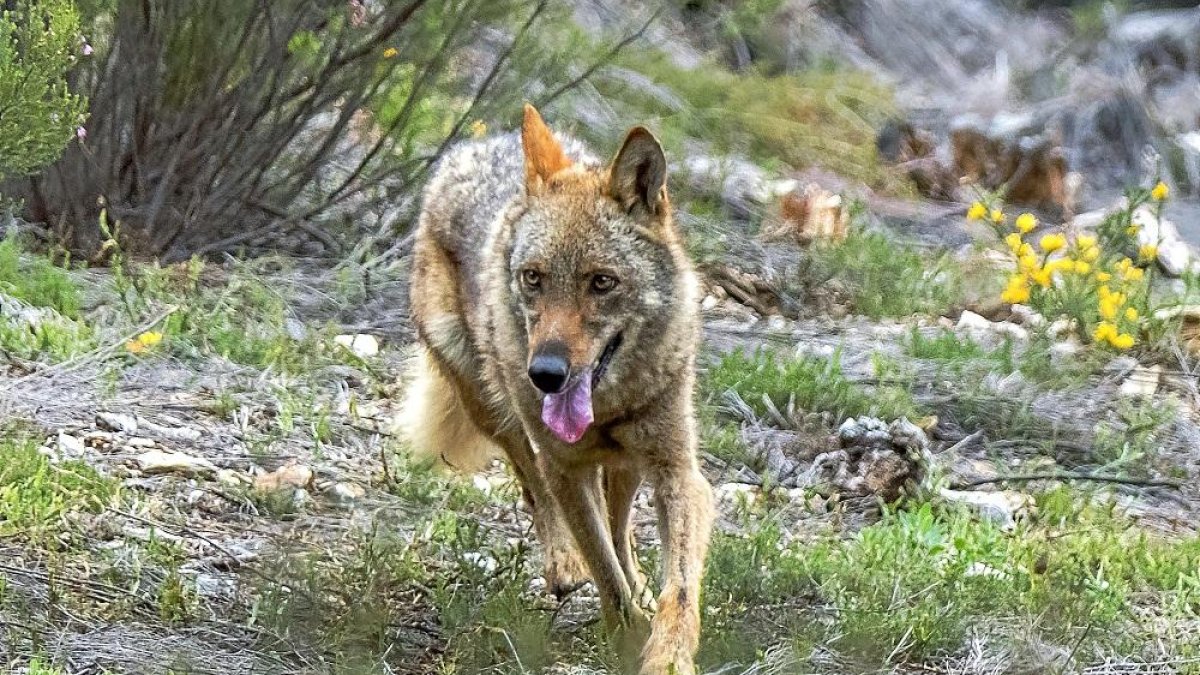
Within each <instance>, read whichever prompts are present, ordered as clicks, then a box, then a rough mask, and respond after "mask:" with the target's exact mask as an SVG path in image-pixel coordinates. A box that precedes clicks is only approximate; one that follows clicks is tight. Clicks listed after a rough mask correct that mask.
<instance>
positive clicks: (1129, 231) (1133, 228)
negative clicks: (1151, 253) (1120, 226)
mask: <svg viewBox="0 0 1200 675" xmlns="http://www.w3.org/2000/svg"><path fill="white" fill-rule="evenodd" d="M1137 233H1138V226H1137V225H1130V226H1129V227H1127V228H1125V234H1127V235H1129V236H1131V237H1136V236H1137Z"/></svg>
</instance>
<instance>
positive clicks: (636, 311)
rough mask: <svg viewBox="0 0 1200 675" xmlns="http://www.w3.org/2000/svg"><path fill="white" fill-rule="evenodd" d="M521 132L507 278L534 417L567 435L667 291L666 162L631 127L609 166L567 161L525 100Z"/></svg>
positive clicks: (582, 422) (671, 280) (672, 283)
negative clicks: (519, 184) (522, 199)
mask: <svg viewBox="0 0 1200 675" xmlns="http://www.w3.org/2000/svg"><path fill="white" fill-rule="evenodd" d="M521 141H522V145H523V148H524V154H525V191H526V209H525V211H524V213H523V215H522V216H521V217H520V218H519V219H518V220H517V221H516V222H515V224H514V231H513V248H512V255H511V258H510V259H509V268H508V269H509V284H510V287H511V289H512V297H513V299H514V303H515V305H516V308H515V309H516V310H517V311H518V312H519V314H520V315H521V316H522V317H523V318H524V321H525V326H526V330H527V334H528V338H529V344H528V354H529V362H528V374H529V381H530V384H531V386H533V387H536V388H537V389H538V390H539V391H540V392H541V393H542V394H544V400H543V408H542V420H543V421H544V422H545V424H546V425H547V426H548V427H549V428H550V430H551V431H553V432H554V434H555V435H556V436H558V437H559V438H560V439H562V440H564V441H566V442H568V443H574V442H575V441H577V440H579V439H580V438H581V437H582V436H583V434H584V432H586V431H587V428H588V426H589V425H590V424H591V423H592V421H593V410H592V393H593V391H600V392H602V391H604V389H605V388H606V382H607V380H606V374H612V375H616V374H618V373H619V372H620V371H621V370H622V369H623V368H624V362H625V361H626V360H627V359H626V358H624V354H623V352H626V351H628V350H629V349H631V348H632V347H633V345H637V344H638V342H639V338H640V339H645V337H644V336H643V333H644V332H645V331H647V330H652V329H653V327H654V325H655V322H656V319H657V320H658V321H659V322H660V323H661V320H662V319H661V317H662V315H663V314H664V312H666V311H667V310H668V309H669V304H670V303H671V302H672V300H673V299H674V296H675V288H676V282H677V271H678V270H677V269H676V267H677V266H676V264H675V261H674V258H673V257H672V252H671V245H672V244H673V243H675V242H676V237H677V235H676V233H675V232H674V229H673V226H672V223H671V209H670V203H669V201H668V199H667V188H666V176H667V162H666V158H665V156H664V155H663V151H662V146H660V145H659V143H658V141H657V140H656V139H655V138H654V136H653V135H652V134H651V133H650V132H649V131H647V130H646V129H645V128H643V127H635V128H633V129H632V130H630V131H629V133H628V135H627V136H626V138H625V143H624V145H622V146H621V149H620V150H619V151H618V152H617V154H616V158H615V159H614V160H613V161H612V163H611V164H610V165H609V166H608V167H605V168H597V167H585V166H582V165H579V164H575V163H573V162H572V161H571V160H570V159H569V158H568V157H567V156H566V154H565V153H564V152H563V149H562V147H561V146H560V145H559V143H558V141H557V139H555V137H554V135H553V134H552V133H551V131H550V129H549V128H547V127H546V124H545V123H544V122H543V121H542V118H541V116H540V115H539V114H538V112H537V111H536V110H535V109H534V108H533V107H532V106H528V105H527V106H526V107H525V120H524V123H523V125H522V128H521ZM613 379H615V377H614V378H613Z"/></svg>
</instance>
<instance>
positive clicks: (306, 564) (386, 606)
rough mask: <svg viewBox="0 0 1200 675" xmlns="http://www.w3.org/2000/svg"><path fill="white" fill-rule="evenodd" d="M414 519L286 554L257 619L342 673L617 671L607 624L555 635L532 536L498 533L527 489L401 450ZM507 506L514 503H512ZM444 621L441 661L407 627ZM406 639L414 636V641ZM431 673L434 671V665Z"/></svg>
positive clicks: (408, 511) (404, 505)
mask: <svg viewBox="0 0 1200 675" xmlns="http://www.w3.org/2000/svg"><path fill="white" fill-rule="evenodd" d="M388 471H389V475H390V477H391V482H390V484H389V487H390V489H391V491H392V493H393V494H394V495H395V496H396V497H398V498H399V504H400V505H399V507H398V508H399V509H400V512H401V513H402V514H403V515H402V517H403V518H404V521H403V523H402V524H401V528H400V530H401V531H402V532H406V533H411V534H397V528H395V527H394V526H392V525H384V524H376V525H375V526H373V527H371V528H369V529H365V530H359V531H356V532H353V533H352V534H351V535H350V536H349V537H348V538H347V540H346V541H344V542H341V543H340V544H339V545H337V546H332V547H329V548H328V549H327V550H324V551H321V552H311V551H310V552H307V553H304V554H294V555H290V556H283V557H281V558H280V559H279V560H277V561H276V565H275V567H274V568H272V569H270V574H269V576H268V578H272V579H274V580H275V582H274V583H268V584H265V585H264V586H262V587H260V588H259V589H258V596H259V597H258V600H257V602H256V603H255V607H256V613H255V616H254V619H253V621H254V622H255V623H262V624H266V625H268V626H271V627H273V628H275V629H276V630H279V631H282V632H286V634H288V635H291V636H293V638H298V639H302V640H305V641H307V642H309V643H310V644H312V645H313V646H314V647H315V648H317V649H319V650H320V651H321V652H322V653H323V654H325V656H326V658H327V659H328V662H329V663H331V664H332V666H333V669H334V672H346V673H352V672H353V673H358V672H378V671H379V670H380V669H381V668H382V667H383V666H382V664H384V663H385V662H387V663H391V664H393V665H395V664H400V665H405V666H408V665H412V664H413V663H415V662H416V660H417V659H419V658H427V659H434V660H436V661H437V666H436V668H437V672H441V673H447V674H449V673H461V674H462V675H467V674H474V673H480V672H497V673H514V674H516V673H526V672H542V671H543V670H544V669H545V668H546V667H549V666H551V665H553V664H554V663H556V662H564V661H565V662H571V663H583V662H589V663H594V664H605V663H609V662H610V660H611V658H612V655H611V654H610V653H609V652H608V651H607V648H606V647H604V646H603V644H604V640H603V639H602V638H601V637H600V635H599V633H598V629H597V628H585V629H582V630H581V631H580V632H578V633H550V632H548V630H547V627H548V625H549V621H550V614H549V609H550V608H549V607H547V605H546V603H545V601H544V599H540V598H538V597H537V596H536V595H535V594H532V593H530V592H529V591H528V590H527V589H528V587H529V584H530V581H531V578H532V576H531V575H533V574H537V573H538V571H539V570H538V569H537V567H536V566H535V565H534V564H533V561H531V560H530V559H529V553H530V548H529V547H528V546H527V545H526V543H525V541H524V540H521V541H518V542H516V543H515V544H513V543H511V542H509V541H507V538H506V537H505V536H501V534H502V533H499V532H496V531H494V530H493V529H492V528H491V527H489V526H487V525H486V523H485V520H484V517H483V514H484V512H485V510H487V509H494V508H495V507H496V506H497V505H498V504H503V505H508V504H511V503H512V501H513V500H514V499H516V498H517V493H516V492H515V491H513V492H506V491H501V492H500V493H499V494H497V493H492V494H491V495H489V494H485V493H483V492H481V491H480V490H478V489H476V488H474V487H473V486H472V485H471V483H470V482H469V481H465V480H462V479H459V478H447V477H445V476H441V475H439V474H438V473H437V472H435V471H434V470H432V468H431V467H429V466H426V465H421V464H418V463H414V462H412V461H410V460H409V459H407V457H406V455H405V454H403V453H401V454H400V455H398V456H396V457H395V458H393V460H392V461H391V462H390V463H389V469H388ZM505 508H507V506H505ZM427 617H434V618H433V620H434V621H435V622H436V626H437V630H438V634H439V636H440V637H442V638H444V639H445V649H444V651H443V650H441V649H439V650H438V652H439V653H440V656H435V655H433V654H432V653H430V652H423V646H422V645H423V644H424V645H425V646H429V645H428V644H427V643H423V642H422V640H421V639H417V638H414V637H413V634H409V633H403V632H402V633H401V636H402V638H401V639H399V640H398V639H397V635H396V633H395V630H396V627H397V626H405V625H411V626H421V625H425V622H426V621H428V620H429V619H428V618H427ZM405 636H406V637H407V639H404V637H405ZM431 667H433V666H432V665H431Z"/></svg>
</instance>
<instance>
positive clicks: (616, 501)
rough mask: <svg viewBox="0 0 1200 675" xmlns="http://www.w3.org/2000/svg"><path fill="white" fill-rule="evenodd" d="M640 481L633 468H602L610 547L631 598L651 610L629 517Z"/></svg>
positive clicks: (650, 602)
mask: <svg viewBox="0 0 1200 675" xmlns="http://www.w3.org/2000/svg"><path fill="white" fill-rule="evenodd" d="M641 483H642V477H641V474H640V473H638V471H637V469H635V468H633V467H624V466H621V467H618V466H606V467H604V501H605V505H606V506H607V508H608V527H609V530H610V531H611V532H612V540H613V547H614V548H615V549H616V551H617V559H618V560H620V562H621V569H622V571H624V572H625V580H626V581H627V582H629V588H630V589H631V590H632V591H633V597H634V600H635V601H637V603H638V605H640V606H641V607H643V608H645V609H649V610H653V609H654V596H653V594H651V593H650V592H649V588H648V587H647V585H646V575H644V574H642V570H641V568H640V567H639V566H638V561H637V548H636V547H637V542H636V541H635V540H634V536H633V528H632V523H631V522H630V516H631V515H632V511H633V499H634V497H636V496H637V490H638V486H639V485H641Z"/></svg>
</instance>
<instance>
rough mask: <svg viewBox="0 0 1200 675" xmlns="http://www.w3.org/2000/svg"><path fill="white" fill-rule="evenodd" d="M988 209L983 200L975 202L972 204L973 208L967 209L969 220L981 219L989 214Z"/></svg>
mask: <svg viewBox="0 0 1200 675" xmlns="http://www.w3.org/2000/svg"><path fill="white" fill-rule="evenodd" d="M987 212H988V209H987V207H986V206H984V205H983V202H975V203H973V204H971V208H969V209H967V220H981V219H982V218H983V217H984V216H986V215H987Z"/></svg>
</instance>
